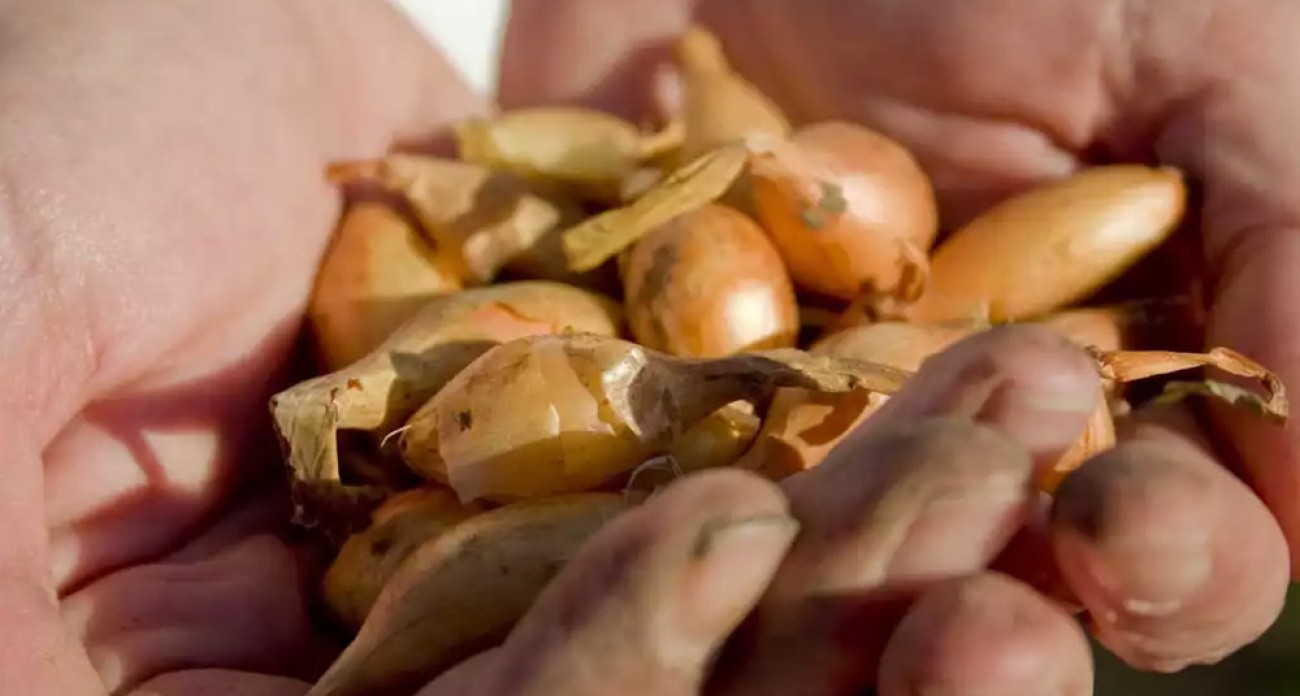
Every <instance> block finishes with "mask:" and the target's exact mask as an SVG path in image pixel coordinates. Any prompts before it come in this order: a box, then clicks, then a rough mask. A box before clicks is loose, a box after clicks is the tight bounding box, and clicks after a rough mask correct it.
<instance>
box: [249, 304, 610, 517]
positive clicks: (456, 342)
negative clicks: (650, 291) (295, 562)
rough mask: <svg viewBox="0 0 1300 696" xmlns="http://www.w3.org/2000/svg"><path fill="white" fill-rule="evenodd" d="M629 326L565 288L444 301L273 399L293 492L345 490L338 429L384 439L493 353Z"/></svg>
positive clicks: (602, 306)
mask: <svg viewBox="0 0 1300 696" xmlns="http://www.w3.org/2000/svg"><path fill="white" fill-rule="evenodd" d="M622 324H623V322H622V312H621V309H620V308H619V307H618V305H617V304H615V303H613V302H612V301H610V300H609V299H607V298H604V297H601V296H599V295H596V294H593V293H590V292H587V291H584V290H581V289H578V288H574V287H570V286H566V285H561V284H557V283H547V282H542V281H532V282H519V283H509V284H500V285H494V286H492V287H488V288H478V289H474V290H467V291H463V292H460V293H456V294H454V295H447V296H444V297H440V298H436V299H435V300H433V301H432V302H430V303H429V304H428V305H426V306H425V307H424V308H423V309H422V310H421V311H420V312H419V313H418V314H416V315H415V316H413V317H411V319H410V320H408V321H407V322H406V323H405V324H403V325H402V327H401V328H399V329H398V330H397V331H396V332H394V333H393V335H392V336H390V337H389V338H388V339H387V340H386V341H385V342H384V343H383V344H381V345H380V346H379V347H378V348H376V349H375V350H374V351H373V352H371V353H370V354H369V355H367V356H366V357H364V358H362V359H361V360H359V361H357V362H355V363H352V364H351V365H349V366H348V367H346V368H344V369H342V370H339V371H337V372H332V373H330V374H327V375H322V376H320V377H316V378H313V379H310V380H307V381H305V382H301V383H299V384H296V385H294V386H293V387H290V388H289V389H286V390H284V391H282V392H280V393H278V394H276V395H275V396H273V397H272V399H271V404H270V406H271V414H272V420H273V423H274V425H275V429H276V432H277V434H278V435H279V437H280V439H281V441H282V443H283V445H284V448H285V450H286V458H287V460H288V465H289V468H290V470H291V472H292V475H293V484H294V488H295V490H298V489H302V490H304V491H309V490H312V489H314V488H318V487H324V488H325V489H326V490H330V489H331V488H332V487H333V486H335V485H337V484H339V482H340V475H339V453H338V440H337V432H338V430H339V429H341V428H347V429H352V430H359V431H363V432H369V433H372V434H375V435H377V436H383V435H385V434H387V433H388V432H391V431H392V430H394V429H396V428H399V427H401V426H402V425H404V424H405V422H406V420H407V419H408V418H409V417H410V416H411V415H412V414H413V413H415V412H416V410H417V409H419V408H420V406H421V405H422V404H424V403H425V402H426V401H428V400H429V398H430V397H432V396H433V395H434V394H436V393H437V392H438V391H439V390H441V389H442V388H443V386H445V385H446V384H447V383H448V382H449V381H450V380H451V379H452V378H453V377H454V376H455V375H457V374H458V373H459V372H460V371H461V370H462V369H464V368H465V366H467V365H469V364H470V363H472V362H473V361H474V360H475V359H477V358H478V357H479V356H481V355H482V354H483V353H484V352H486V351H488V350H489V349H490V348H491V347H493V346H495V345H498V344H500V343H503V342H506V341H510V340H514V339H516V338H519V337H521V336H532V335H538V334H550V333H558V332H562V331H567V330H573V331H582V332H587V333H592V334H598V335H607V336H613V335H617V334H618V333H619V332H620V330H621V328H622ZM301 512H302V511H301V510H299V513H300V514H301Z"/></svg>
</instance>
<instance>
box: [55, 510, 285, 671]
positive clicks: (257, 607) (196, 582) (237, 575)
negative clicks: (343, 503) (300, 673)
mask: <svg viewBox="0 0 1300 696" xmlns="http://www.w3.org/2000/svg"><path fill="white" fill-rule="evenodd" d="M297 571H298V568H297V560H296V559H295V558H294V556H293V554H292V553H291V552H290V551H289V550H288V549H287V548H286V547H285V546H284V545H283V544H282V543H281V542H279V541H278V540H276V539H274V538H272V537H269V536H265V535H264V536H260V537H252V538H249V539H247V540H245V541H243V542H241V543H239V544H237V545H235V546H233V547H230V548H228V549H226V550H224V551H223V552H222V553H219V554H216V555H213V556H211V557H209V558H206V559H203V560H199V561H196V562H193V563H168V562H163V563H156V564H149V565H141V566H137V567H134V568H130V569H127V570H123V571H119V572H117V573H114V574H112V575H109V576H106V577H104V578H102V579H100V580H97V581H96V582H94V583H91V584H90V585H88V586H86V587H85V588H83V589H81V590H79V591H78V592H76V593H75V594H73V595H72V596H70V597H68V598H66V599H65V600H64V601H63V606H62V614H63V620H64V623H65V625H67V626H68V629H69V630H70V631H71V632H72V634H73V635H74V636H76V638H77V639H78V640H79V641H80V642H81V643H82V645H84V646H85V650H86V653H87V654H89V656H90V659H91V661H92V663H93V664H94V665H95V668H96V671H97V672H98V673H99V678H100V680H101V681H102V683H103V687H104V688H107V689H108V692H109V693H111V694H122V693H126V692H128V691H130V690H131V689H132V688H134V687H135V686H137V685H139V684H141V683H143V682H145V681H147V680H149V679H151V678H152V677H154V676H155V675H159V674H163V673H166V672H170V671H173V670H179V669H198V668H223V669H247V670H258V671H268V672H273V673H275V672H280V671H282V670H286V669H293V668H294V667H295V666H296V665H298V664H300V663H301V660H302V658H303V657H305V655H304V654H303V650H304V646H308V645H309V640H308V636H309V634H310V625H309V622H308V619H307V615H306V609H305V606H304V603H303V601H302V596H301V594H300V582H299V578H298V572H297Z"/></svg>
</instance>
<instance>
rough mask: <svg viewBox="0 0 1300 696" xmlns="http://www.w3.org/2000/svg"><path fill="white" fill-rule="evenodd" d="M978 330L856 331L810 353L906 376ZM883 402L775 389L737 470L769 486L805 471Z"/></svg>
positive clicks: (909, 327)
mask: <svg viewBox="0 0 1300 696" xmlns="http://www.w3.org/2000/svg"><path fill="white" fill-rule="evenodd" d="M979 328H981V327H978V326H976V325H973V324H969V325H968V324H963V323H957V322H954V323H951V324H929V325H927V324H905V323H882V324H870V325H862V326H856V327H853V328H850V329H847V330H844V331H840V332H838V333H834V334H832V335H830V336H828V337H827V338H824V339H822V340H821V341H819V342H818V343H817V344H816V345H814V346H813V347H812V349H811V352H812V353H814V354H816V355H829V356H835V357H839V358H850V359H854V360H862V361H866V362H870V363H876V364H881V365H888V366H889V367H892V368H895V369H898V370H902V371H906V372H909V373H910V372H915V371H916V370H918V369H920V367H921V363H922V362H924V361H925V359H926V358H928V357H930V356H931V355H934V354H935V353H938V352H940V351H942V350H943V349H945V348H947V347H949V346H951V345H952V344H954V343H956V342H957V341H960V340H962V339H963V338H966V337H967V336H970V335H972V334H973V333H975V332H976V331H977V330H979ZM888 398H889V395H888V394H886V393H883V392H871V391H866V390H856V391H849V392H843V393H824V394H817V393H813V392H810V391H807V390H804V389H781V390H779V391H778V392H777V394H776V396H775V397H774V398H773V399H772V405H771V406H770V407H769V408H768V410H767V415H766V416H765V417H764V420H763V428H762V430H761V431H760V432H759V435H758V438H757V439H756V441H755V443H754V446H753V448H751V449H750V450H749V451H748V452H746V453H745V456H744V458H743V459H742V461H741V466H742V467H744V468H747V469H751V470H754V471H757V472H759V473H761V474H763V475H764V476H766V477H768V478H771V479H773V480H781V479H783V478H785V477H787V476H789V475H791V474H796V473H798V472H800V471H804V470H806V469H811V468H813V467H815V466H817V465H818V464H820V463H821V462H822V461H823V460H824V459H825V458H826V456H827V455H829V454H830V452H831V450H832V449H834V447H835V446H836V445H838V444H839V443H840V442H841V441H842V440H843V439H844V438H845V437H847V436H848V435H849V434H850V433H852V432H853V431H854V430H855V429H856V428H857V427H858V426H859V425H860V424H862V423H863V422H864V421H866V419H867V418H868V417H869V416H871V415H872V414H873V413H875V412H876V410H877V409H879V408H880V407H881V406H883V405H884V403H885V401H886V400H888Z"/></svg>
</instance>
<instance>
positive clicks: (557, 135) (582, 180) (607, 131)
mask: <svg viewBox="0 0 1300 696" xmlns="http://www.w3.org/2000/svg"><path fill="white" fill-rule="evenodd" d="M455 131H456V141H457V143H458V145H459V148H460V156H461V158H462V159H464V160H466V161H468V162H474V163H477V164H482V165H486V166H491V167H495V168H499V169H502V170H505V171H509V172H514V173H516V174H519V175H521V176H525V177H528V178H531V179H539V180H543V181H550V182H556V183H562V184H570V185H575V186H577V187H579V189H580V190H586V191H588V192H595V193H597V195H598V196H599V197H602V198H607V199H612V198H613V197H614V194H615V193H616V192H617V190H618V188H619V184H620V183H621V182H622V180H623V179H624V178H625V177H627V176H628V175H629V174H630V173H632V172H633V171H634V170H635V169H636V168H637V166H638V165H640V164H641V163H642V162H645V161H647V160H650V159H652V158H654V157H657V156H659V155H662V154H663V153H664V152H666V151H668V150H671V149H673V148H674V147H676V146H677V145H678V144H679V143H680V140H681V132H680V129H679V128H678V127H677V126H676V125H670V126H669V127H667V128H665V129H664V130H663V131H661V132H660V133H658V134H647V133H643V132H641V131H640V130H639V129H637V127H636V126H634V125H632V124H631V123H628V122H627V121H624V120H623V119H620V118H618V117H617V116H614V115H612V114H607V113H604V112H601V111H595V110H591V109H582V108H576V107H553V106H546V107H533V108H527V109H517V110H514V111H510V112H508V113H505V114H502V115H500V116H496V117H494V118H490V119H469V120H466V121H463V122H461V123H459V124H457V126H456V128H455Z"/></svg>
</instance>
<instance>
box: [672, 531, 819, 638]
mask: <svg viewBox="0 0 1300 696" xmlns="http://www.w3.org/2000/svg"><path fill="white" fill-rule="evenodd" d="M798 532H799V523H798V522H797V521H796V520H795V519H794V518H792V517H790V516H788V515H784V514H780V513H764V514H758V515H752V516H747V517H737V518H724V519H715V520H710V521H708V522H706V523H705V524H704V525H702V526H701V527H700V530H699V532H698V533H697V534H696V537H695V543H694V544H693V545H692V547H691V549H690V554H691V558H690V560H691V563H692V566H693V567H694V568H696V569H697V572H698V576H697V577H696V578H695V587H694V591H693V592H692V593H691V600H690V601H689V602H688V609H689V612H690V614H691V615H690V616H689V617H687V620H688V621H689V622H691V623H692V624H694V626H695V628H696V629H697V630H698V632H699V633H700V634H703V635H708V636H710V637H712V636H715V635H716V634H718V633H719V632H720V631H725V632H730V630H731V629H732V628H734V627H735V625H738V624H739V623H740V621H741V619H742V618H744V615H745V614H746V613H748V611H749V609H750V607H752V606H753V604H754V603H755V602H756V601H757V599H758V597H759V596H760V595H761V594H762V593H763V591H764V590H765V589H766V588H767V585H768V583H769V582H770V581H771V578H772V576H773V575H774V574H775V573H776V569H777V568H778V567H780V565H781V561H782V560H783V559H784V558H785V554H786V551H788V550H789V548H790V545H791V544H792V543H793V542H794V538H795V536H796V535H797V534H798Z"/></svg>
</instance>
